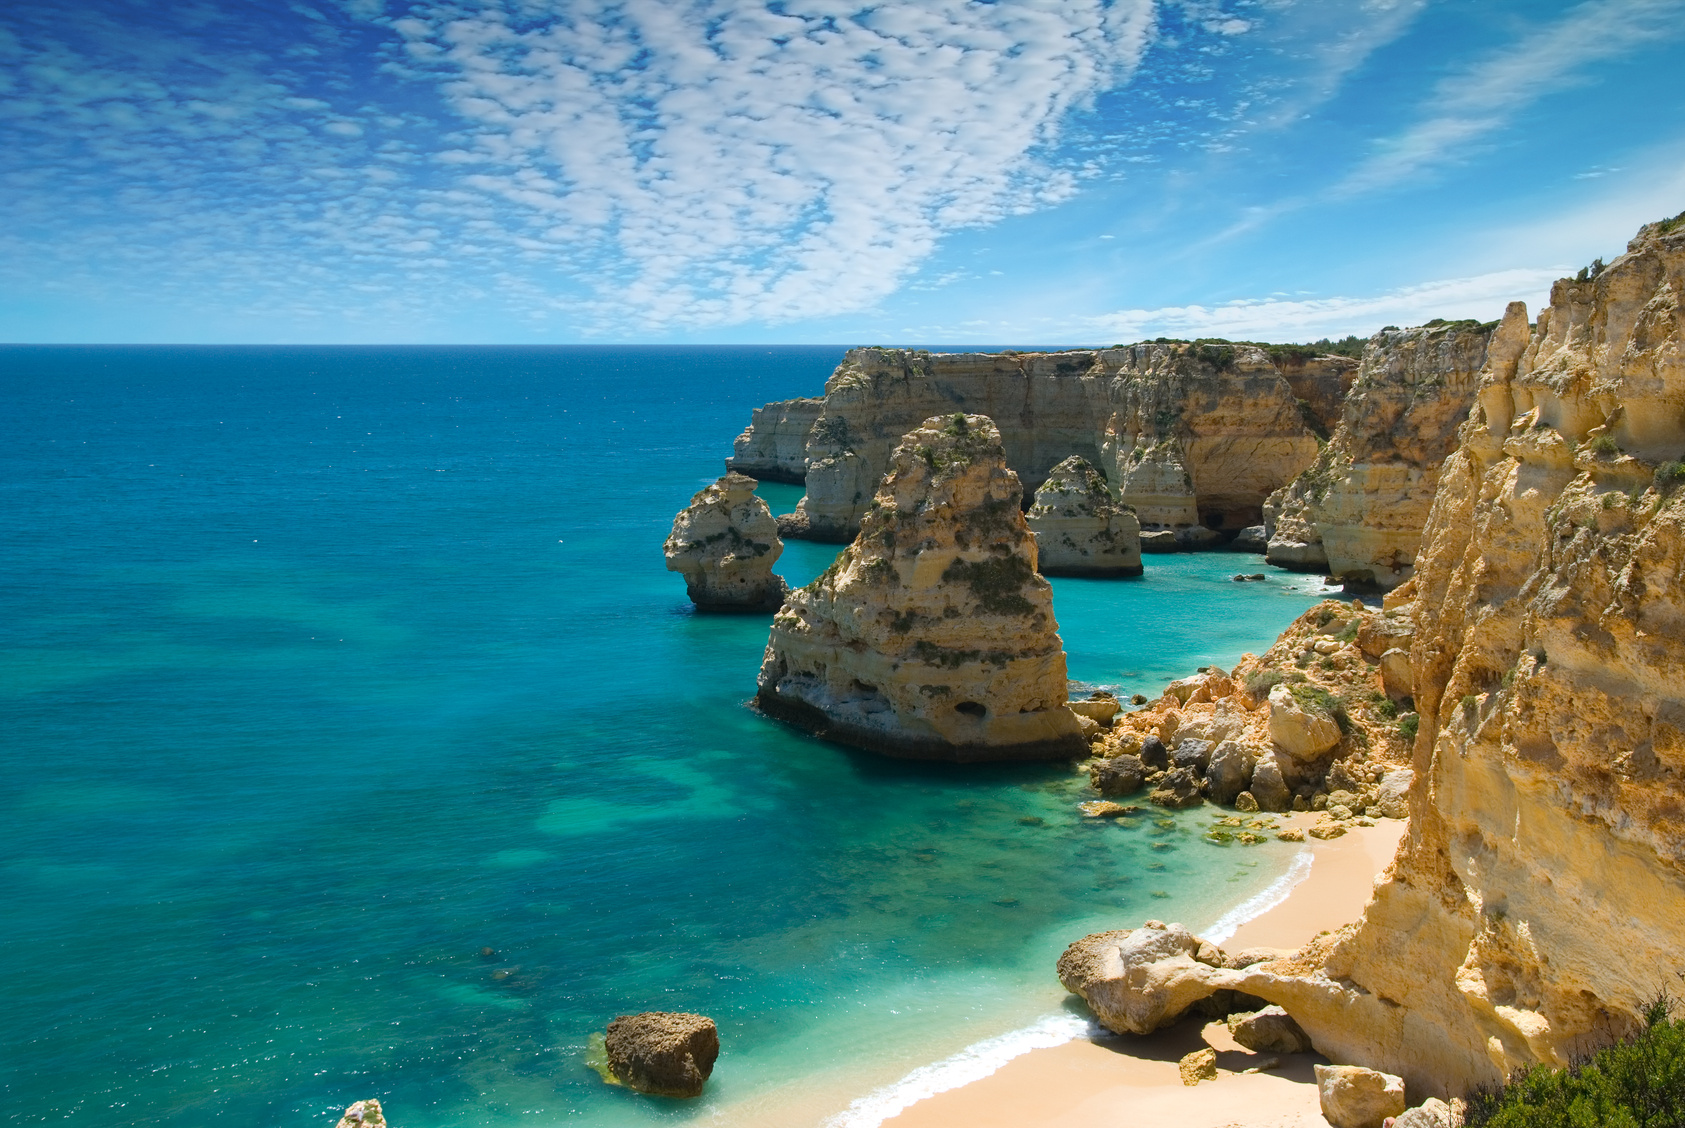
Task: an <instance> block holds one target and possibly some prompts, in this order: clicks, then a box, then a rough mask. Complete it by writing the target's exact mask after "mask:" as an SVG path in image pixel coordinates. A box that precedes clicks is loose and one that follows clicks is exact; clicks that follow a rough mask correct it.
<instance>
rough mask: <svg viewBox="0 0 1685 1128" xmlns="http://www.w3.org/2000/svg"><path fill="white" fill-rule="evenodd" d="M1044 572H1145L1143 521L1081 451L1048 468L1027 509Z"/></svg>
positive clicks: (1069, 573) (1051, 573)
mask: <svg viewBox="0 0 1685 1128" xmlns="http://www.w3.org/2000/svg"><path fill="white" fill-rule="evenodd" d="M1025 521H1026V522H1027V523H1028V524H1029V526H1030V531H1031V532H1032V533H1034V534H1035V535H1036V551H1037V552H1038V553H1039V554H1040V557H1041V574H1042V575H1044V576H1139V575H1140V574H1141V522H1139V521H1138V520H1136V519H1135V511H1134V510H1133V509H1131V508H1129V507H1128V506H1126V505H1119V504H1118V503H1117V502H1116V501H1114V500H1113V498H1112V492H1111V490H1110V489H1108V488H1107V486H1106V479H1105V476H1104V475H1102V474H1101V473H1100V471H1098V470H1096V469H1095V468H1094V464H1093V463H1091V462H1089V461H1088V459H1086V458H1084V457H1082V456H1081V455H1080V454H1073V455H1071V457H1069V458H1067V459H1065V461H1063V462H1061V463H1059V465H1057V466H1055V467H1054V468H1053V469H1052V470H1050V471H1049V472H1048V475H1047V481H1045V482H1043V483H1042V485H1041V488H1040V489H1039V490H1037V491H1036V501H1035V504H1034V505H1032V506H1031V507H1030V511H1029V512H1028V513H1027V514H1025Z"/></svg>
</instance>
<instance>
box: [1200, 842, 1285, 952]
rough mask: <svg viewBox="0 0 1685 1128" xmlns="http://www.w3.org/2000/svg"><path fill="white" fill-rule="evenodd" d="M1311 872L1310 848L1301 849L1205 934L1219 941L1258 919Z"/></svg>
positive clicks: (1208, 938)
mask: <svg viewBox="0 0 1685 1128" xmlns="http://www.w3.org/2000/svg"><path fill="white" fill-rule="evenodd" d="M1310 875H1311V852H1310V851H1309V850H1300V851H1299V852H1298V853H1297V854H1295V855H1293V863H1292V864H1291V865H1289V866H1288V867H1287V872H1286V873H1284V874H1282V875H1281V876H1280V877H1278V878H1276V879H1275V880H1274V881H1272V882H1270V883H1269V884H1268V885H1266V886H1264V888H1263V889H1262V890H1260V891H1259V892H1257V893H1255V894H1253V895H1252V896H1251V897H1248V898H1247V899H1246V900H1244V901H1242V902H1241V903H1240V904H1238V905H1236V906H1235V907H1234V908H1232V909H1230V910H1229V911H1228V912H1226V913H1224V914H1223V915H1222V916H1220V917H1218V918H1217V922H1216V923H1215V924H1213V925H1212V926H1211V927H1210V928H1208V929H1206V930H1205V932H1204V934H1203V935H1204V938H1205V939H1207V940H1209V941H1211V942H1212V943H1213V944H1221V943H1222V942H1223V941H1225V940H1227V939H1228V938H1229V937H1231V936H1233V935H1234V934H1235V932H1236V931H1237V930H1238V929H1239V928H1240V926H1241V925H1243V924H1245V923H1246V922H1247V921H1250V920H1257V919H1258V918H1259V917H1261V916H1263V915H1264V914H1265V913H1267V912H1269V911H1270V910H1271V909H1273V908H1275V907H1276V906H1277V905H1279V904H1281V903H1282V902H1283V901H1285V900H1287V898H1288V897H1289V896H1290V895H1291V894H1292V893H1293V890H1294V888H1296V887H1297V886H1298V885H1299V884H1300V883H1302V882H1303V881H1304V880H1305V879H1306V878H1307V877H1309V876H1310Z"/></svg>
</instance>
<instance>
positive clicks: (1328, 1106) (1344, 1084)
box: [1316, 1065, 1404, 1128]
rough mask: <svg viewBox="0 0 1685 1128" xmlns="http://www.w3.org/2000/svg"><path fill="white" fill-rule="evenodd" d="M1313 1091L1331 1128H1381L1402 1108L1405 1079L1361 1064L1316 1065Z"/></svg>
mask: <svg viewBox="0 0 1685 1128" xmlns="http://www.w3.org/2000/svg"><path fill="white" fill-rule="evenodd" d="M1316 1093H1317V1097H1318V1098H1319V1099H1320V1100H1321V1102H1322V1115H1323V1118H1324V1119H1325V1120H1327V1121H1328V1123H1329V1124H1331V1125H1333V1126H1334V1128H1381V1125H1382V1124H1384V1123H1385V1122H1386V1119H1387V1117H1389V1116H1397V1115H1399V1114H1400V1113H1402V1112H1403V1111H1404V1079H1403V1078H1402V1077H1395V1076H1393V1075H1392V1074H1390V1073H1381V1072H1380V1071H1378V1070H1374V1069H1365V1068H1363V1067H1362V1066H1360V1065H1319V1066H1317V1067H1316Z"/></svg>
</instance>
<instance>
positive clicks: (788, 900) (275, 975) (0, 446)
mask: <svg viewBox="0 0 1685 1128" xmlns="http://www.w3.org/2000/svg"><path fill="white" fill-rule="evenodd" d="M840 354H841V350H840V349H795V348H787V349H774V348H765V347H760V348H741V349H738V348H729V349H728V348H717V349H710V348H645V349H627V348H614V349H611V348H602V349H590V348H559V349H468V348H461V349H429V348H415V349H386V348H368V349H255V348H254V349H214V348H206V349H7V350H4V351H3V353H0V365H3V367H0V378H3V380H4V386H5V388H6V391H7V395H8V402H10V403H12V404H13V405H15V406H14V410H13V412H12V414H11V415H10V416H9V417H8V418H6V419H5V420H4V421H3V422H0V428H3V434H0V437H3V442H0V461H3V463H4V474H3V475H0V481H4V483H5V487H4V488H5V489H6V491H7V503H8V505H7V507H8V511H9V512H10V513H13V514H15V518H14V520H15V522H16V525H15V528H16V536H15V538H14V543H13V546H12V547H11V549H10V550H9V551H8V553H7V555H6V557H5V563H4V569H5V575H4V578H5V581H6V582H5V584H4V585H3V590H0V728H3V730H4V731H5V732H6V733H7V734H8V735H7V740H6V741H5V747H4V751H3V752H0V756H3V761H0V763H3V767H4V772H5V776H4V778H5V783H6V786H5V788H4V794H3V796H0V806H3V807H4V819H3V822H4V825H5V827H6V830H5V831H4V838H3V845H4V851H5V864H4V867H3V870H0V873H3V874H4V878H3V880H4V882H5V889H4V892H5V895H6V897H7V901H8V904H9V905H11V906H13V909H12V912H11V914H10V918H11V923H12V943H11V944H10V945H8V946H7V948H6V950H5V953H4V955H0V961H3V962H0V968H3V970H4V972H5V975H6V978H7V982H8V984H9V985H10V989H11V992H12V995H11V1000H10V1007H9V1011H10V1017H11V1021H9V1022H7V1023H6V1024H5V1029H4V1032H3V1034H0V1038H3V1039H4V1043H5V1044H4V1052H3V1053H0V1070H3V1071H4V1072H5V1075H6V1076H5V1083H6V1084H7V1086H8V1088H7V1092H8V1094H9V1100H8V1103H9V1105H10V1106H11V1107H12V1109H13V1110H14V1117H15V1119H17V1120H18V1122H20V1123H31V1122H35V1121H46V1120H59V1119H62V1118H63V1117H65V1116H67V1115H75V1116H76V1117H77V1118H78V1119H80V1120H82V1121H83V1122H87V1123H94V1124H109V1125H126V1124H159V1125H164V1124H172V1125H173V1124H187V1123H189V1122H195V1121H199V1120H202V1119H204V1118H205V1117H207V1116H235V1117H238V1118H239V1119H240V1120H241V1121H243V1122H246V1123H251V1124H255V1125H305V1124H315V1123H320V1122H329V1123H331V1121H330V1120H328V1119H327V1118H328V1117H329V1115H330V1114H331V1113H334V1112H336V1111H337V1110H338V1109H341V1108H343V1107H344V1106H345V1105H347V1104H349V1103H350V1102H351V1101H352V1100H355V1099H358V1098H361V1097H365V1096H378V1097H380V1098H381V1100H382V1101H383V1103H385V1104H386V1105H387V1108H388V1111H389V1115H391V1116H392V1117H393V1119H394V1122H395V1123H402V1124H405V1125H408V1126H421V1128H431V1126H434V1125H441V1126H442V1125H447V1124H449V1125H463V1124H504V1123H511V1124H513V1123H522V1124H548V1123H560V1122H564V1121H565V1122H568V1123H584V1124H595V1125H621V1124H642V1123H646V1122H663V1121H679V1122H688V1121H691V1120H697V1121H702V1122H707V1121H709V1120H710V1119H712V1118H714V1117H716V1116H720V1115H726V1116H729V1117H730V1118H731V1119H732V1122H734V1123H737V1122H742V1123H748V1122H751V1121H752V1120H753V1119H754V1118H755V1117H763V1118H767V1119H768V1120H769V1121H771V1122H777V1121H779V1119H780V1117H782V1116H784V1115H786V1114H787V1113H788V1112H789V1110H800V1113H801V1115H803V1116H808V1117H809V1118H810V1119H809V1122H812V1123H818V1122H819V1121H820V1120H822V1119H823V1118H824V1117H825V1116H828V1115H831V1114H833V1113H839V1112H841V1111H842V1110H843V1109H844V1108H846V1107H847V1106H848V1104H849V1102H850V1101H852V1100H854V1099H856V1098H858V1097H861V1096H863V1095H865V1094H867V1093H869V1092H871V1091H873V1090H875V1089H878V1088H879V1087H881V1086H884V1085H889V1084H892V1083H894V1082H895V1081H896V1080H897V1079H898V1078H900V1077H902V1076H903V1075H904V1074H906V1073H907V1072H908V1071H909V1070H911V1069H913V1068H915V1067H917V1066H919V1065H923V1064H928V1063H930V1062H934V1061H939V1060H941V1059H943V1058H946V1057H949V1056H951V1055H953V1054H955V1053H957V1052H959V1051H961V1050H963V1049H964V1048H965V1047H967V1046H970V1045H974V1044H976V1043H978V1042H980V1041H983V1040H986V1039H991V1038H998V1037H1001V1036H1003V1035H1007V1034H1009V1033H1010V1032H1012V1031H1014V1030H1021V1029H1023V1028H1025V1027H1028V1026H1032V1025H1033V1024H1035V1023H1037V1022H1040V1021H1042V1020H1044V1019H1045V1018H1046V1016H1048V1015H1050V1014H1054V1015H1057V1014H1061V1013H1070V1012H1068V1011H1065V1010H1063V1009H1062V1008H1065V1007H1066V1005H1067V1004H1066V1002H1065V999H1064V996H1063V992H1062V990H1061V989H1060V988H1059V986H1058V984H1057V983H1056V982H1055V981H1054V980H1053V977H1052V972H1051V968H1052V960H1053V958H1054V956H1056V955H1057V952H1058V951H1059V949H1060V948H1062V947H1063V945H1064V944H1065V943H1066V942H1068V941H1069V940H1070V939H1072V938H1074V937H1076V936H1079V935H1082V934H1083V933H1084V932H1087V931H1091V930H1093V929H1095V928H1100V927H1109V926H1115V925H1116V924H1118V923H1119V922H1125V923H1127V922H1131V921H1134V920H1138V919H1140V918H1141V917H1143V916H1159V917H1162V918H1164V919H1182V920H1185V921H1187V922H1188V923H1189V924H1190V925H1191V926H1196V927H1197V926H1201V925H1204V924H1206V923H1209V922H1210V921H1213V920H1215V919H1217V918H1218V917H1219V916H1221V915H1222V914H1223V913H1224V912H1225V911H1227V910H1228V909H1229V908H1232V907H1233V906H1234V905H1235V904H1238V903H1239V902H1241V901H1243V900H1245V899H1246V898H1247V897H1248V896H1250V895H1252V894H1253V893H1255V892H1256V891H1257V890H1258V889H1259V888H1261V887H1262V886H1264V885H1266V884H1268V883H1269V882H1270V881H1271V880H1273V879H1274V878H1275V877H1276V876H1278V875H1279V874H1281V873H1282V872H1285V870H1286V869H1287V867H1288V866H1289V865H1290V863H1291V860H1292V857H1293V850H1292V848H1291V847H1290V846H1288V845H1286V844H1275V843H1271V844H1268V845H1265V846H1260V847H1257V848H1253V849H1243V848H1241V847H1228V848H1223V847H1216V846H1212V845H1209V844H1207V843H1205V842H1203V841H1201V840H1200V839H1199V835H1198V831H1199V830H1200V829H1201V828H1202V827H1203V826H1204V823H1205V822H1206V821H1207V818H1208V815H1203V814H1202V813H1201V812H1199V811H1194V812H1188V813H1185V814H1182V815H1177V816H1174V817H1167V816H1164V815H1162V814H1160V813H1158V812H1156V811H1149V812H1145V813H1143V814H1142V815H1140V816H1138V817H1137V818H1135V819H1129V820H1119V821H1118V822H1117V823H1112V822H1106V823H1103V824H1102V823H1095V822H1090V821H1085V820H1082V819H1081V818H1079V817H1078V816H1077V814H1076V812H1075V809H1074V807H1075V800H1076V799H1077V798H1078V797H1079V795H1080V792H1081V788H1082V784H1083V779H1082V777H1080V776H1078V775H1076V774H1074V773H1073V772H1072V771H1071V770H1069V769H1067V768H1064V767H1047V766H1009V765H1008V766H966V767H957V766H951V765H931V764H916V763H905V762H900V761H893V760H887V759H883V758H879V757H874V756H870V755H867V754H862V753H857V752H853V751H850V750H848V749H844V748H839V747H835V746H832V745H828V744H824V743H821V742H818V741H814V740H812V739H809V738H807V737H804V736H801V735H798V734H796V733H794V732H791V731H790V730H788V729H785V728H783V727H782V726H779V725H777V724H775V723H772V722H769V721H767V720H765V719H764V718H762V717H760V716H758V715H756V714H755V713H753V712H752V711H750V710H749V709H748V708H746V707H745V702H746V701H747V699H748V697H749V696H750V694H751V693H752V692H753V686H754V672H755V669H756V666H757V665H758V662H759V658H760V653H761V649H762V647H763V646H764V643H765V638H766V624H765V620H764V619H763V618H760V617H754V616H748V617H744V616H720V617H709V616H699V615H696V614H693V613H692V611H691V610H690V607H689V604H688V602H687V601H686V599H685V596H684V586H683V583H682V581H681V580H680V579H679V578H678V577H677V576H674V575H671V574H669V573H667V572H665V571H664V569H663V566H662V559H661V551H660V544H661V540H662V538H663V536H664V535H665V533H666V531H667V527H668V524H669V523H670V521H671V519H672V514H673V512H674V511H675V510H676V509H678V508H679V507H680V506H682V505H683V504H684V503H685V501H686V500H688V498H689V496H690V494H691V493H692V492H693V491H694V490H696V489H697V488H699V487H700V486H701V485H702V484H704V483H705V482H707V481H709V480H711V479H712V478H713V477H715V476H716V475H717V474H718V473H719V472H720V460H721V458H722V457H723V456H724V454H725V453H726V452H727V451H728V450H729V449H730V442H731V438H732V437H733V436H734V435H735V434H736V433H737V431H738V430H740V429H741V427H742V426H743V424H744V423H745V422H746V421H747V418H748V413H749V410H750V408H752V407H753V406H755V405H758V404H760V403H762V402H765V401H767V400H770V399H775V398H779V397H784V396H790V395H797V394H804V393H811V392H812V391H814V390H816V389H817V388H818V387H819V386H820V384H821V383H822V381H823V379H824V376H825V374H826V373H827V372H828V371H829V369H830V367H831V366H832V365H834V364H835V362H836V359H837V358H838V357H839V356H840ZM762 490H763V494H764V495H765V496H767V498H768V500H769V501H770V502H772V504H773V506H774V509H775V510H777V511H780V512H782V511H787V510H788V509H790V508H792V507H793V505H794V501H795V499H796V498H797V497H799V494H800V490H799V487H788V486H773V485H766V486H763V487H762ZM836 551H837V549H836V547H835V546H827V545H817V544H811V543H804V542H793V543H790V544H788V545H787V546H786V551H785V555H784V557H783V560H782V561H781V564H780V571H781V572H782V573H783V574H784V575H785V576H786V577H787V578H788V579H789V580H790V581H791V583H793V584H799V583H803V582H805V581H806V580H808V579H810V578H811V577H812V576H813V575H816V574H817V573H818V572H819V571H820V570H822V569H823V568H824V566H825V565H826V564H827V563H828V562H829V561H830V559H831V558H832V556H833V555H834V554H835V552H836ZM1259 567H1260V566H1259V565H1258V564H1257V561H1256V558H1255V557H1245V556H1226V555H1221V554H1208V555H1197V556H1154V557H1149V558H1148V559H1147V561H1146V575H1145V576H1144V577H1143V578H1141V579H1139V580H1108V581H1100V580H1081V579H1056V580H1055V581H1053V582H1054V586H1055V604H1054V607H1055V612H1056V614H1057V615H1058V617H1059V620H1060V623H1061V632H1062V635H1063V637H1064V640H1065V643H1066V648H1067V652H1068V654H1069V656H1070V674H1071V677H1072V678H1073V679H1075V680H1076V681H1078V682H1079V683H1082V684H1083V685H1085V686H1090V687H1105V688H1110V689H1113V690H1114V691H1115V692H1118V693H1119V694H1120V695H1128V694H1130V693H1135V692H1145V693H1149V694H1150V693H1156V692H1157V691H1158V690H1159V689H1160V688H1161V687H1162V685H1163V683H1164V682H1165V681H1167V680H1169V679H1171V678H1174V677H1179V676H1182V675H1185V674H1187V673H1189V672H1191V671H1192V669H1193V668H1194V667H1195V666H1198V665H1204V664H1208V663H1218V664H1221V665H1225V666H1227V665H1232V664H1233V662H1234V661H1235V660H1236V659H1237V658H1238V657H1239V655H1240V654H1241V653H1242V652H1243V651H1245V650H1248V649H1260V648H1262V647H1263V646H1266V645H1267V644H1268V643H1269V641H1270V640H1271V639H1272V638H1273V637H1274V636H1275V634H1276V633H1277V632H1278V631H1279V630H1280V629H1281V628H1282V627H1283V626H1284V625H1285V624H1286V623H1287V622H1288V621H1289V620H1290V619H1291V618H1292V617H1293V616H1294V615H1295V614H1296V613H1298V612H1299V611H1301V610H1302V609H1303V608H1304V607H1305V606H1307V605H1308V604H1309V603H1310V602H1312V601H1313V600H1314V599H1315V598H1317V596H1318V593H1319V592H1320V585H1317V584H1315V583H1312V582H1308V581H1306V580H1305V579H1304V578H1303V577H1294V576H1290V575H1287V574H1285V573H1279V572H1274V571H1272V573H1271V578H1270V579H1269V580H1268V581H1267V582H1265V583H1261V584H1235V583H1232V582H1230V581H1229V579H1228V577H1229V575H1231V574H1232V573H1234V572H1236V571H1247V572H1255V571H1257V570H1259ZM488 949H489V953H487V950H488ZM483 953H486V954H483ZM652 1008H658V1009H687V1010H699V1011H702V1012H704V1013H707V1014H710V1015H711V1016H713V1017H714V1018H715V1019H716V1021H718V1022H719V1024H720V1031H721V1038H722V1043H723V1046H724V1050H723V1052H722V1056H721V1059H720V1063H719V1066H718V1067H717V1069H716V1072H715V1080H714V1081H713V1082H712V1083H711V1085H710V1091H709V1095H708V1096H707V1097H706V1098H704V1099H703V1100H702V1101H700V1102H697V1103H696V1104H691V1105H679V1104H674V1103H672V1102H662V1101H657V1100H652V1099H648V1098H642V1097H638V1096H636V1095H634V1094H631V1093H627V1092H624V1091H620V1090H614V1089H609V1088H607V1087H605V1086H603V1085H602V1084H601V1083H600V1082H599V1081H598V1080H597V1079H596V1077H595V1075H594V1074H592V1073H590V1072H589V1071H588V1070H587V1069H586V1068H585V1067H584V1065H583V1056H584V1052H585V1043H586V1038H587V1037H588V1035H589V1034H590V1033H591V1032H592V1031H594V1030H599V1029H601V1028H602V1026H603V1025H604V1024H605V1023H606V1021H607V1020H608V1019H609V1018H611V1017H613V1015H615V1014H617V1013H624V1012H628V1011H632V1010H639V1009H652ZM782 1122H783V1123H798V1122H800V1121H799V1120H798V1121H791V1120H788V1119H785V1120H783V1121H782Z"/></svg>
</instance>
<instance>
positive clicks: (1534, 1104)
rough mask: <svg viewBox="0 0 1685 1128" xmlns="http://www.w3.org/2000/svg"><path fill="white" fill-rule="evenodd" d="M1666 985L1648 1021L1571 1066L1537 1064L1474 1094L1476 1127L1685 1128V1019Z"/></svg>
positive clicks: (1471, 1117) (1471, 1110)
mask: <svg viewBox="0 0 1685 1128" xmlns="http://www.w3.org/2000/svg"><path fill="white" fill-rule="evenodd" d="M1672 1009H1673V1007H1672V1000H1671V999H1670V998H1669V997H1668V996H1667V994H1666V993H1665V992H1664V993H1662V994H1661V995H1659V996H1658V997H1657V998H1656V999H1655V1001H1653V1002H1652V1003H1651V1004H1650V1005H1649V1006H1648V1007H1647V1008H1645V1012H1644V1029H1643V1030H1642V1031H1640V1032H1639V1033H1638V1035H1637V1036H1635V1037H1633V1038H1629V1039H1626V1040H1624V1041H1621V1042H1617V1043H1616V1044H1615V1045H1613V1046H1610V1047H1608V1048H1607V1049H1603V1050H1599V1051H1598V1052H1597V1053H1595V1054H1593V1055H1592V1056H1591V1057H1590V1058H1588V1059H1586V1060H1584V1061H1581V1062H1579V1063H1578V1064H1576V1065H1573V1066H1570V1067H1569V1068H1567V1069H1551V1068H1550V1067H1548V1066H1543V1065H1536V1066H1533V1067H1532V1068H1531V1069H1526V1070H1522V1071H1521V1072H1519V1073H1517V1074H1516V1075H1515V1076H1513V1077H1511V1078H1510V1080H1509V1083H1508V1084H1506V1085H1505V1086H1504V1087H1503V1088H1501V1089H1498V1090H1496V1091H1494V1092H1481V1093H1475V1094H1474V1095H1473V1096H1471V1097H1470V1098H1469V1107H1468V1111H1467V1113H1466V1115H1465V1120H1464V1123H1466V1124H1468V1125H1469V1126H1470V1128H1581V1126H1582V1125H1583V1126H1585V1128H1592V1126H1598V1128H1685V1020H1682V1019H1675V1018H1673V1017H1672V1016H1671V1011H1672Z"/></svg>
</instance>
